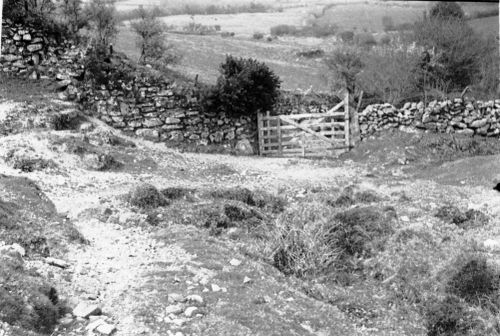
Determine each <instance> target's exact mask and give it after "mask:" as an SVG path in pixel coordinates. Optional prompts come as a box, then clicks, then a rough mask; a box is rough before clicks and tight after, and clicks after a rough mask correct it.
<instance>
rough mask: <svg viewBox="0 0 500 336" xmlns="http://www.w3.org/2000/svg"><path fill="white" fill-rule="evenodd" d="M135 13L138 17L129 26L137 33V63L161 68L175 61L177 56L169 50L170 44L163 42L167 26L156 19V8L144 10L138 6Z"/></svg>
mask: <svg viewBox="0 0 500 336" xmlns="http://www.w3.org/2000/svg"><path fill="white" fill-rule="evenodd" d="M136 15H137V17H139V19H138V20H135V21H133V22H132V23H131V27H132V30H133V31H134V32H135V33H136V34H137V46H138V47H139V49H140V50H141V56H140V58H139V63H142V64H151V65H153V66H154V67H156V68H162V67H164V66H166V65H168V64H170V63H173V62H175V61H176V60H177V58H178V57H177V56H176V55H174V54H173V53H171V52H170V50H171V49H172V46H171V45H168V44H167V43H166V42H165V32H166V30H167V27H166V26H165V24H164V23H163V22H161V21H160V20H158V18H157V15H156V10H155V9H151V10H146V9H144V7H143V6H140V7H139V8H138V9H137V10H136ZM159 70H161V69H159Z"/></svg>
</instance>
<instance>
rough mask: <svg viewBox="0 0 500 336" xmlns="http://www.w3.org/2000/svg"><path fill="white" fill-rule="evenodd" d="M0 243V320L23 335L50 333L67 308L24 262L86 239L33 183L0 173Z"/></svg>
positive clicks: (60, 253)
mask: <svg viewBox="0 0 500 336" xmlns="http://www.w3.org/2000/svg"><path fill="white" fill-rule="evenodd" d="M0 241H1V242H2V244H5V246H4V247H3V248H2V249H1V250H0V283H2V286H1V288H0V321H3V322H7V323H9V324H10V325H12V326H14V327H17V328H20V330H21V331H19V332H20V333H21V334H27V331H26V332H24V333H23V332H22V330H30V331H36V332H41V333H50V332H52V330H53V329H54V327H55V325H56V323H57V320H58V318H59V317H60V316H61V315H63V314H64V313H66V312H67V310H66V308H65V305H64V303H63V302H60V301H59V298H58V295H57V290H56V289H55V288H54V287H52V286H51V285H50V283H49V282H48V281H47V280H46V279H44V278H42V277H41V276H40V275H38V273H37V272H36V271H35V270H33V269H30V268H28V267H26V266H25V264H24V260H25V259H32V258H35V259H36V258H40V257H46V256H56V257H58V256H59V257H60V256H61V255H63V254H64V252H65V249H66V244H68V242H71V241H73V242H75V241H76V242H79V243H84V242H85V239H84V238H83V236H81V234H80V233H79V232H78V230H77V229H76V228H75V227H74V226H73V224H72V223H70V222H68V221H67V220H66V219H65V218H63V217H62V216H60V215H58V214H57V212H56V209H55V206H54V204H52V202H50V200H49V199H47V198H46V196H45V195H44V194H43V192H42V191H41V190H40V189H39V188H38V186H37V185H36V184H35V183H33V182H32V181H30V180H28V179H25V178H18V177H8V176H4V175H0ZM9 246H10V247H9Z"/></svg>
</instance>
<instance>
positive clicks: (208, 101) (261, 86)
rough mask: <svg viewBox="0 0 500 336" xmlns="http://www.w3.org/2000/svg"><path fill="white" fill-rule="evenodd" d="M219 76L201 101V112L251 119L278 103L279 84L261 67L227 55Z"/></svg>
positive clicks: (252, 60) (263, 65)
mask: <svg viewBox="0 0 500 336" xmlns="http://www.w3.org/2000/svg"><path fill="white" fill-rule="evenodd" d="M220 73H221V75H220V76H219V78H218V79H217V84H216V85H215V86H214V87H212V88H211V89H210V90H209V91H208V92H207V93H205V95H204V96H203V97H202V101H201V104H202V106H203V108H204V109H205V110H211V111H217V112H225V113H226V114H227V115H229V116H242V115H244V116H255V114H256V113H257V112H258V111H269V110H271V109H272V107H273V106H274V104H275V102H276V100H277V99H278V96H279V87H280V80H279V78H278V76H276V75H275V74H274V72H273V71H272V70H271V69H269V68H268V67H267V65H265V64H264V63H260V62H258V61H256V60H254V59H251V58H248V59H244V58H234V57H232V56H230V55H228V56H227V57H226V61H225V62H224V63H223V64H222V65H221V67H220Z"/></svg>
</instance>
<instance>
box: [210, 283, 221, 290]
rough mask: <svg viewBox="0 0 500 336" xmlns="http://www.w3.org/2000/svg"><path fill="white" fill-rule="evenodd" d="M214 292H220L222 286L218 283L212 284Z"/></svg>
mask: <svg viewBox="0 0 500 336" xmlns="http://www.w3.org/2000/svg"><path fill="white" fill-rule="evenodd" d="M211 287H212V292H220V290H221V288H220V287H219V286H218V285H216V284H212V286H211Z"/></svg>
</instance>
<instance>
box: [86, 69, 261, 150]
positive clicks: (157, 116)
mask: <svg viewBox="0 0 500 336" xmlns="http://www.w3.org/2000/svg"><path fill="white" fill-rule="evenodd" d="M86 96H88V97H91V100H90V101H89V103H90V104H91V106H93V109H94V110H95V112H96V113H97V116H98V117H99V118H100V119H102V120H103V121H105V122H106V123H107V124H109V125H111V126H113V127H115V128H117V129H121V130H123V131H127V132H133V133H134V134H136V135H137V136H140V137H144V138H147V139H150V140H154V141H167V142H193V143H196V144H199V145H208V144H231V145H235V144H236V142H238V141H240V140H243V139H248V141H249V142H255V134H256V129H255V123H253V122H252V121H251V119H250V118H249V117H241V118H236V119H235V118H229V117H227V116H225V115H223V114H217V115H216V114H211V113H204V112H202V111H201V109H200V106H199V103H198V95H197V90H196V88H194V87H192V86H191V85H189V84H178V83H176V82H175V81H172V82H168V81H163V82H157V81H156V82H148V81H147V80H145V79H144V78H142V79H141V80H138V79H136V80H134V81H133V82H130V83H127V85H123V88H122V90H116V89H115V90H109V89H106V88H101V89H100V90H94V91H92V92H91V93H90V92H87V93H86Z"/></svg>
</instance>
